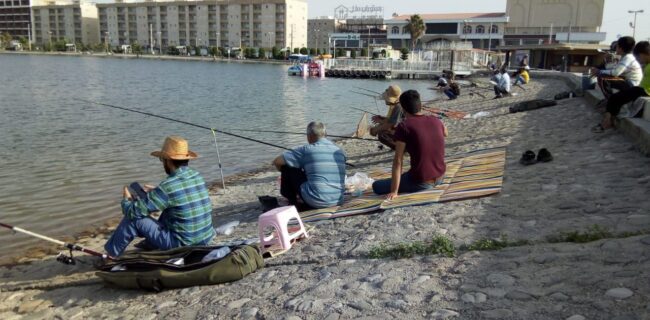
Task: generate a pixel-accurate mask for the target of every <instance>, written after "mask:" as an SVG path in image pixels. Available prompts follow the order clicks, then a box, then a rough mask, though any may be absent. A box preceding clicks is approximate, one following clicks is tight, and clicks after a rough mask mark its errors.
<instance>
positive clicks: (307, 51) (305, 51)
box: [300, 47, 309, 54]
mask: <svg viewBox="0 0 650 320" xmlns="http://www.w3.org/2000/svg"><path fill="white" fill-rule="evenodd" d="M308 53H309V50H308V49H307V48H305V47H302V48H300V54H308Z"/></svg>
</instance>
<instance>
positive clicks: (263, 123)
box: [0, 55, 432, 255]
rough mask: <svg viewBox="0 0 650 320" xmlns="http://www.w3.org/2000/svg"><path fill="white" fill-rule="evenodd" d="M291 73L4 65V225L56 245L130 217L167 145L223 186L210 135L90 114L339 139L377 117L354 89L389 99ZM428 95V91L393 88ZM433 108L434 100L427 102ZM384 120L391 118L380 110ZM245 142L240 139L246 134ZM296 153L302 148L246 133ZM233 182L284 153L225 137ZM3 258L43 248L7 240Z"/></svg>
mask: <svg viewBox="0 0 650 320" xmlns="http://www.w3.org/2000/svg"><path fill="white" fill-rule="evenodd" d="M286 69H287V66H275V65H253V64H237V63H213V62H183V61H148V60H121V59H101V58H93V57H83V58H78V57H42V56H11V55H0V70H1V71H0V83H1V85H0V114H1V117H0V160H1V162H2V165H1V166H0V221H2V222H5V223H9V224H13V225H16V226H20V227H23V228H25V229H28V230H32V231H36V232H43V233H45V234H48V235H51V236H62V235H73V234H74V233H75V232H77V231H79V230H80V229H82V228H84V227H87V226H91V225H94V224H98V223H100V222H102V221H104V220H106V219H107V218H110V217H116V216H119V215H120V211H119V210H120V209H119V200H120V199H121V189H122V186H123V185H125V184H128V183H130V182H132V181H141V182H151V183H157V182H159V181H160V180H162V179H163V178H164V176H165V175H164V171H163V170H162V168H161V165H160V162H159V161H158V160H157V159H155V158H153V157H151V156H149V153H150V152H151V151H154V150H157V149H160V146H161V144H162V142H163V140H164V138H165V136H167V135H171V134H176V135H181V136H184V137H186V138H187V139H188V140H189V141H190V147H191V149H193V150H194V151H196V152H197V153H199V155H200V156H201V158H200V159H198V160H197V161H194V162H193V163H192V166H193V167H195V168H197V169H198V170H199V171H200V172H202V173H203V174H204V176H205V178H206V180H208V181H216V180H217V179H219V171H218V163H217V155H216V150H215V147H214V143H213V138H212V134H211V133H210V132H209V131H204V130H201V129H198V128H194V127H190V126H186V125H182V124H177V123H173V122H168V121H166V120H162V119H156V118H152V117H146V116H142V115H138V114H133V113H128V112H125V111H121V110H115V109H110V108H106V107H101V106H96V105H91V104H87V103H83V102H80V101H79V100H77V99H86V100H92V101H98V102H104V103H108V104H114V105H119V106H124V107H130V108H136V109H139V110H143V111H148V112H152V113H157V114H160V115H165V116H168V117H172V118H176V119H182V120H185V121H188V122H193V123H196V124H200V125H205V126H210V127H214V128H219V129H224V130H228V129H233V128H245V129H262V130H281V131H300V132H302V131H304V128H305V126H306V124H307V123H308V122H309V121H313V120H320V121H323V122H324V123H326V125H327V126H328V131H329V132H330V133H332V134H347V133H350V132H352V131H353V130H354V128H355V127H356V123H357V121H358V120H359V117H360V116H361V112H359V111H355V110H352V109H350V108H349V106H355V107H360V108H365V109H367V110H370V111H374V112H377V107H376V106H375V104H374V102H373V101H372V99H370V98H368V97H364V96H361V95H356V94H353V93H350V90H351V89H353V87H354V86H359V87H363V88H367V89H372V90H375V91H382V90H383V89H384V88H385V87H386V86H388V84H389V82H387V81H377V80H343V79H303V78H300V77H289V76H287V73H286ZM393 83H396V84H399V85H400V86H402V88H413V89H418V90H421V91H420V92H426V91H428V90H425V88H426V87H427V86H430V83H427V82H422V81H417V82H416V81H394V82H393ZM423 96H424V98H427V97H430V96H432V93H431V91H428V92H426V93H424V94H423ZM380 110H381V112H382V113H384V112H385V110H386V108H385V107H384V106H382V105H380ZM238 133H240V132H238ZM241 134H242V135H245V136H251V137H254V138H257V139H260V140H265V141H269V142H272V143H274V144H279V145H283V146H287V147H292V146H296V145H299V144H302V143H303V142H304V137H301V136H288V135H281V134H268V133H265V134H255V133H250V132H245V133H241ZM218 140H219V144H220V145H219V146H220V151H221V157H222V163H223V166H224V171H225V174H226V175H228V174H234V173H238V172H243V171H247V170H251V169H253V168H256V167H259V166H260V165H261V164H264V163H268V162H270V161H271V160H272V158H273V157H274V156H275V155H277V154H278V153H279V152H280V151H281V150H279V149H276V148H273V147H266V146H263V145H260V144H257V143H253V142H248V141H244V140H241V139H238V138H231V137H228V136H225V135H218ZM0 243H2V246H0V254H2V255H4V254H7V253H10V252H15V251H16V250H18V249H19V248H24V247H25V246H26V245H28V244H31V243H36V242H34V241H33V240H31V239H29V238H27V237H26V236H23V235H12V233H11V232H9V231H8V230H4V229H3V230H0Z"/></svg>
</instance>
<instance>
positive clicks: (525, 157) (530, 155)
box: [519, 150, 537, 166]
mask: <svg viewBox="0 0 650 320" xmlns="http://www.w3.org/2000/svg"><path fill="white" fill-rule="evenodd" d="M519 163H521V164H523V165H525V166H529V165H531V164H535V163H537V160H536V159H535V152H532V151H530V150H526V152H524V154H522V155H521V159H519Z"/></svg>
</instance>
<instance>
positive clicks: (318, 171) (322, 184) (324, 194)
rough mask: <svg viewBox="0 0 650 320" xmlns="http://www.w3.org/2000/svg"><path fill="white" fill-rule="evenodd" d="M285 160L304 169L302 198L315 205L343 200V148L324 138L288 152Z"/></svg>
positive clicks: (318, 206)
mask: <svg viewBox="0 0 650 320" xmlns="http://www.w3.org/2000/svg"><path fill="white" fill-rule="evenodd" d="M283 156H284V162H285V163H286V164H287V165H288V166H290V167H293V168H300V169H303V170H304V171H305V175H306V176H307V182H305V183H303V184H302V185H301V186H300V195H301V197H302V199H303V200H304V201H305V202H306V203H307V204H308V205H310V206H312V207H314V208H327V207H331V206H335V205H340V204H342V203H343V192H344V191H345V161H346V156H345V153H344V152H343V150H341V149H340V148H339V147H337V146H336V145H335V144H334V143H332V142H331V141H329V140H327V139H325V138H322V139H320V140H318V141H317V142H315V143H312V144H308V145H304V146H302V147H299V148H296V149H293V150H290V151H287V152H285V153H284V154H283Z"/></svg>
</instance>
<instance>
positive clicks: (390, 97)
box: [381, 85, 402, 104]
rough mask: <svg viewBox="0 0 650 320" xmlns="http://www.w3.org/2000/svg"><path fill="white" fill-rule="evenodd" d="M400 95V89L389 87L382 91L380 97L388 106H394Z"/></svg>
mask: <svg viewBox="0 0 650 320" xmlns="http://www.w3.org/2000/svg"><path fill="white" fill-rule="evenodd" d="M401 94H402V89H400V88H399V87H398V86H396V85H391V86H390V87H388V89H386V91H384V93H383V94H382V95H381V97H382V98H383V99H384V100H385V101H386V103H389V104H396V103H397V102H399V96H400V95H401Z"/></svg>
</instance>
